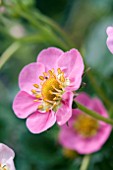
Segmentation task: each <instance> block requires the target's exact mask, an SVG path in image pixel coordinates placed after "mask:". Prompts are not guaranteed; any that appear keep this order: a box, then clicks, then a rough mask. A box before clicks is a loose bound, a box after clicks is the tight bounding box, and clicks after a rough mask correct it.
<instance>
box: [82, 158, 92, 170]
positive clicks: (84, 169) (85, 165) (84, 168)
mask: <svg viewBox="0 0 113 170" xmlns="http://www.w3.org/2000/svg"><path fill="white" fill-rule="evenodd" d="M90 158H91V155H85V156H84V158H83V160H82V164H81V167H80V170H87V169H88V165H89V162H90Z"/></svg>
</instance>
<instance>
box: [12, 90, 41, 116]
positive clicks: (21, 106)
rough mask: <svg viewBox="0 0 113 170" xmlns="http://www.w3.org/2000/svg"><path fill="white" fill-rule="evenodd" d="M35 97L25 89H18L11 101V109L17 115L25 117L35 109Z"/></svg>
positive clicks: (36, 104) (36, 105) (36, 103)
mask: <svg viewBox="0 0 113 170" xmlns="http://www.w3.org/2000/svg"><path fill="white" fill-rule="evenodd" d="M34 100H35V98H34V97H33V96H31V95H30V94H28V93H26V92H25V91H20V92H19V93H18V94H17V95H16V97H15V99H14V102H13V110H14V112H15V114H16V116H17V117H19V118H26V117H27V116H28V115H30V114H31V113H33V112H34V111H36V110H37V107H38V104H39V103H38V102H35V101H34Z"/></svg>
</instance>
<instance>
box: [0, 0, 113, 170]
mask: <svg viewBox="0 0 113 170" xmlns="http://www.w3.org/2000/svg"><path fill="white" fill-rule="evenodd" d="M0 3H1V4H0V5H1V6H0V55H1V58H2V57H5V58H6V59H7V57H8V58H9V60H8V61H7V62H6V63H5V64H4V63H3V64H4V65H3V67H2V68H1V70H0V142H2V143H5V144H7V145H8V146H10V147H12V148H13V149H14V151H15V153H16V157H15V166H16V169H17V170H58V169H59V170H79V167H80V165H81V162H82V159H83V155H76V157H75V158H73V159H72V158H67V157H66V155H65V154H64V152H63V149H62V147H61V146H60V145H59V144H58V141H57V139H58V132H59V128H58V126H57V125H55V126H54V127H52V128H51V129H50V130H48V131H46V132H44V133H42V134H39V135H33V134H31V133H30V132H29V131H28V129H27V128H26V125H25V120H21V119H18V118H17V117H16V116H15V115H14V113H13V111H12V102H13V99H14V96H15V95H16V93H17V92H18V91H19V88H18V75H19V72H20V70H21V69H22V68H23V66H24V65H26V64H28V63H30V62H34V61H35V60H36V57H37V55H38V53H39V52H40V51H41V50H42V49H44V48H47V47H49V46H56V47H59V48H61V49H63V50H64V51H66V50H69V49H70V48H72V47H74V48H77V49H79V50H80V51H81V53H82V55H83V57H84V60H85V62H86V64H87V66H86V68H87V67H88V66H89V67H91V68H92V69H91V72H90V73H87V75H86V76H85V77H84V79H83V80H84V82H86V83H87V85H86V87H85V88H84V89H83V90H84V91H86V92H88V93H89V94H90V95H91V96H98V97H100V98H101V99H102V100H103V103H104V104H105V106H106V108H107V109H108V111H109V113H110V116H111V117H112V118H113V108H112V107H110V106H111V105H112V102H113V56H112V54H111V53H110V52H109V50H108V49H107V46H106V38H107V35H106V28H107V26H109V25H112V24H113V1H112V0H95V1H94V0H55V1H54V0H3V1H2V0H1V1H0ZM4 52H5V53H4ZM10 54H12V55H10ZM0 62H3V61H2V60H0ZM98 80H99V81H98ZM100 169H101V170H112V169H113V133H111V136H110V138H109V139H108V141H107V142H106V144H105V145H104V146H103V148H102V149H101V150H100V151H98V152H97V153H94V154H92V155H91V159H90V163H89V166H88V170H100Z"/></svg>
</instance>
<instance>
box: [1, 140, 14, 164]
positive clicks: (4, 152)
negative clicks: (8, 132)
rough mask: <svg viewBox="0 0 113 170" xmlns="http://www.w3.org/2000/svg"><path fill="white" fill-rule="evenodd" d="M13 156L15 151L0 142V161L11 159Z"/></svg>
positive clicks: (4, 161)
mask: <svg viewBox="0 0 113 170" xmlns="http://www.w3.org/2000/svg"><path fill="white" fill-rule="evenodd" d="M14 156H15V153H14V151H13V150H12V149H11V148H9V147H8V146H6V145H5V144H2V143H0V163H3V164H4V163H6V162H7V161H8V160H9V159H13V158H14Z"/></svg>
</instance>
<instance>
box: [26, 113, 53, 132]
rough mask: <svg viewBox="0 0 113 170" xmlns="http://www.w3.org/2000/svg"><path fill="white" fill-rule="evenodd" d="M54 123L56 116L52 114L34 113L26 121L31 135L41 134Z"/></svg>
mask: <svg viewBox="0 0 113 170" xmlns="http://www.w3.org/2000/svg"><path fill="white" fill-rule="evenodd" d="M55 122H56V116H55V114H54V112H45V113H40V112H38V111H36V112H35V113H33V114H32V115H31V116H29V117H28V119H27V122H26V124H27V127H28V129H29V130H30V131H31V132H32V133H41V132H43V131H45V130H47V129H49V128H50V127H51V126H53V125H54V123H55Z"/></svg>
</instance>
